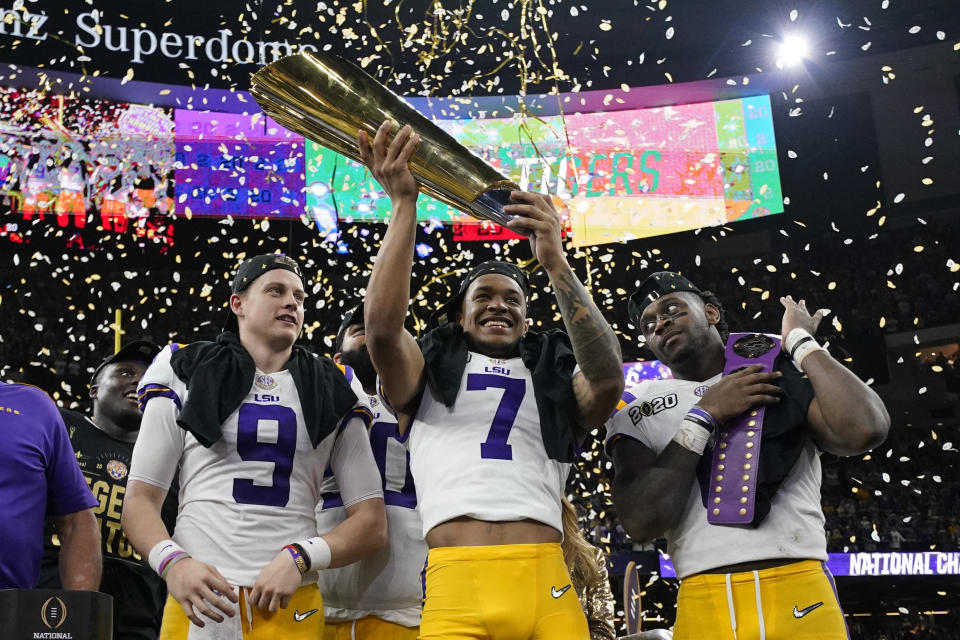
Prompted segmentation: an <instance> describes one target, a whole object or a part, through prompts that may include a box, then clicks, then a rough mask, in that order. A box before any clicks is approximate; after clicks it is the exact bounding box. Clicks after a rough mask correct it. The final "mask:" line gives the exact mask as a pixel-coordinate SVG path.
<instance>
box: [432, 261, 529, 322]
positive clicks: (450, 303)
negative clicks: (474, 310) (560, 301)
mask: <svg viewBox="0 0 960 640" xmlns="http://www.w3.org/2000/svg"><path fill="white" fill-rule="evenodd" d="M488 273H495V274H498V275H501V276H507V277H508V278H511V279H512V280H515V281H516V283H517V284H519V285H520V290H521V291H523V297H524V299H526V298H527V297H528V290H529V285H528V283H527V276H526V274H525V273H524V272H523V271H521V270H520V267H518V266H517V265H515V264H513V263H510V262H503V261H501V260H488V261H486V262H483V263H481V264H478V265H477V266H475V267H474V268H473V269H471V270H470V273H468V274H467V277H466V278H464V279H463V282H461V283H460V290H459V291H457V293H456V294H455V295H454V296H453V297H451V298H450V299H449V300H447V301H446V302H444V303H443V304H442V305H440V306H439V307H438V308H437V310H436V311H434V312H433V313H432V314H430V326H432V327H439V326H442V325H445V324H447V323H448V322H455V321H456V317H457V313H458V312H459V311H460V305H461V304H463V297H464V296H465V295H467V289H468V288H469V287H470V283H472V282H473V281H474V280H476V279H477V278H479V277H480V276H485V275H487V274H488Z"/></svg>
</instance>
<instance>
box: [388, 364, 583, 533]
mask: <svg viewBox="0 0 960 640" xmlns="http://www.w3.org/2000/svg"><path fill="white" fill-rule="evenodd" d="M406 436H407V438H408V446H409V447H410V466H411V469H412V470H413V478H414V480H415V481H416V486H417V500H418V502H419V505H420V507H419V508H420V517H421V518H422V519H423V535H424V536H426V534H427V532H429V531H430V529H432V528H433V527H435V526H437V525H438V524H440V523H442V522H446V521H447V520H450V519H452V518H456V517H459V516H469V517H471V518H476V519H478V520H489V521H510V520H523V519H526V518H529V519H532V520H537V521H539V522H542V523H544V524H547V525H550V526H551V527H554V528H555V529H556V530H557V531H560V532H562V531H563V525H562V523H561V519H560V497H561V496H562V495H563V489H564V485H565V482H566V479H567V474H568V473H569V471H570V465H569V464H568V463H563V462H558V461H557V460H553V459H551V458H550V457H549V456H548V455H547V452H546V449H545V448H544V445H543V437H542V435H541V432H540V415H539V412H538V411H537V401H536V399H535V398H534V393H533V381H532V379H531V377H530V371H529V370H528V369H527V367H526V366H524V364H523V361H522V360H521V359H520V358H511V359H509V360H501V359H497V358H490V357H488V356H484V355H481V354H479V353H473V352H470V353H469V354H468V356H467V365H466V369H465V370H464V372H463V378H462V379H461V381H460V391H459V393H458V395H457V400H456V402H455V403H454V406H453V407H451V408H447V407H446V406H444V405H443V403H442V402H440V401H439V400H437V399H435V398H434V397H433V395H432V394H431V393H430V388H429V385H428V386H427V388H426V389H424V392H423V397H422V399H421V400H420V406H419V408H418V409H417V414H416V417H415V418H414V420H413V422H412V424H411V425H410V429H409V430H408V431H407V433H406Z"/></svg>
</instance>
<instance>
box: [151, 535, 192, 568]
mask: <svg viewBox="0 0 960 640" xmlns="http://www.w3.org/2000/svg"><path fill="white" fill-rule="evenodd" d="M174 553H186V551H184V549H183V547H181V546H180V545H178V544H177V543H176V542H174V541H173V540H170V539H169V538H168V539H166V540H161V541H160V542H158V543H157V544H155V545H153V549H150V555H149V556H147V562H148V563H149V564H150V568H151V569H153V570H154V571H155V572H156V573H157V575H159V574H160V565H162V564H163V561H164V560H166V559H167V558H169V557H170V556H171V555H173V554H174Z"/></svg>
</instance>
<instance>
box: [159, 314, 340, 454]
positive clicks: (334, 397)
mask: <svg viewBox="0 0 960 640" xmlns="http://www.w3.org/2000/svg"><path fill="white" fill-rule="evenodd" d="M170 365H171V367H172V368H173V372H174V373H175V374H176V375H177V377H178V378H180V379H181V380H182V381H183V382H184V383H185V384H186V385H187V390H188V391H189V394H188V395H187V399H186V401H185V402H184V403H183V408H182V409H181V411H180V415H179V416H178V417H177V424H179V425H180V426H181V427H182V428H183V429H185V430H186V431H189V432H190V433H192V434H193V435H194V437H196V439H197V440H198V441H199V442H200V444H202V445H203V446H204V447H209V446H211V445H212V444H213V443H214V442H216V441H217V440H219V439H220V437H221V436H222V432H221V425H222V424H223V423H224V421H225V420H226V419H227V418H228V417H229V416H230V414H231V413H233V412H234V411H236V410H237V408H238V407H239V406H240V405H241V404H242V403H243V400H244V398H246V397H247V394H248V393H250V385H251V384H253V377H254V375H256V370H257V367H256V365H255V364H254V362H253V358H252V357H250V354H249V353H247V350H246V349H244V348H243V346H242V345H241V344H240V339H239V338H238V337H237V335H236V334H235V333H233V332H231V331H224V332H223V333H221V334H220V335H219V336H217V339H216V341H214V342H194V343H191V344H189V345H187V346H185V347H183V348H181V349H177V350H176V351H174V353H173V355H172V356H171V358H170ZM284 368H285V369H286V370H287V371H289V372H290V375H291V377H292V378H293V382H294V384H295V385H296V387H297V393H298V395H299V396H300V407H301V409H302V410H303V419H304V421H305V422H306V426H307V432H308V433H309V434H310V442H311V443H312V444H313V446H314V447H316V446H317V445H318V444H319V443H320V441H322V440H323V439H324V438H326V437H327V436H328V435H330V434H331V433H332V432H333V431H334V429H336V428H337V425H338V424H339V423H340V420H342V419H343V417H344V416H345V415H346V414H347V413H348V412H349V411H350V409H352V408H353V406H354V405H355V404H356V402H357V395H356V394H355V393H354V392H353V389H351V388H350V384H349V383H348V382H347V379H346V378H345V377H344V375H343V374H342V373H341V372H340V369H338V368H337V365H336V364H335V363H334V362H333V361H332V360H330V359H329V358H321V357H319V356H316V355H314V354H312V353H310V352H309V351H307V350H306V349H304V348H303V347H300V346H294V347H293V354H292V355H291V356H290V359H289V360H288V361H287V364H286V366H285V367H284Z"/></svg>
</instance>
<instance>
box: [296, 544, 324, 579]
mask: <svg viewBox="0 0 960 640" xmlns="http://www.w3.org/2000/svg"><path fill="white" fill-rule="evenodd" d="M296 544H298V545H300V547H301V548H302V549H303V552H304V553H306V554H307V556H309V558H310V570H311V571H316V570H317V569H326V568H327V567H329V566H330V560H331V555H330V545H328V544H327V541H326V540H324V539H323V538H321V537H320V536H317V537H316V538H310V539H309V540H300V541H298V542H297V543H296Z"/></svg>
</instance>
